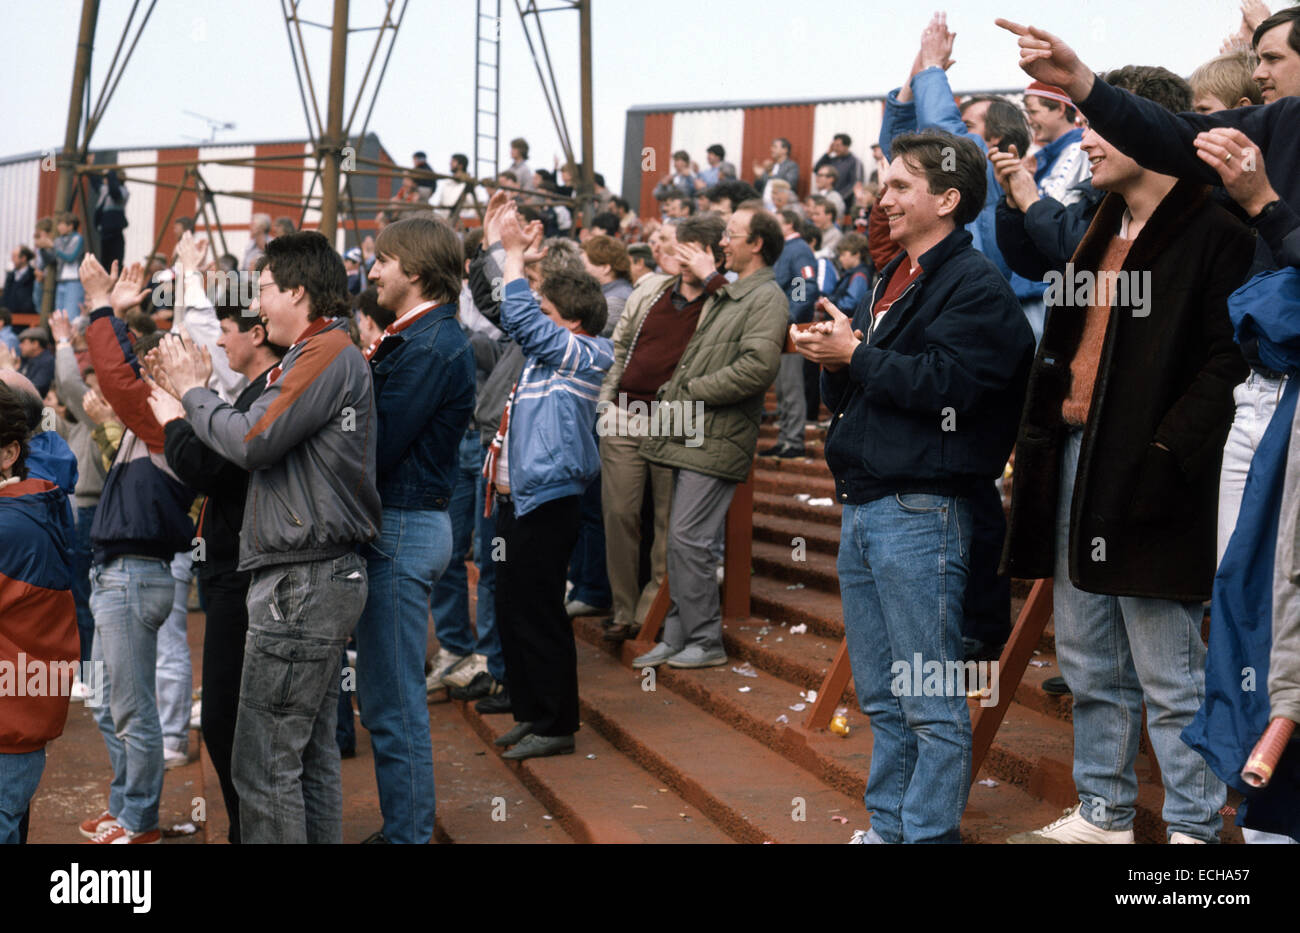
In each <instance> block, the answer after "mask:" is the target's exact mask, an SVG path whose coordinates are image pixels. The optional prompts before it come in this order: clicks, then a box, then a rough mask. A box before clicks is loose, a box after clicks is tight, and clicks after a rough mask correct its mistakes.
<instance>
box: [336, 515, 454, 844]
mask: <svg viewBox="0 0 1300 933" xmlns="http://www.w3.org/2000/svg"><path fill="white" fill-rule="evenodd" d="M451 551H452V548H451V518H450V516H448V515H447V513H446V512H442V511H435V510H432V509H395V508H386V509H384V524H383V531H382V532H381V533H380V536H379V537H378V538H377V539H375V540H374V541H372V542H371V543H370V544H367V545H366V546H365V548H364V553H365V557H366V561H367V567H368V568H369V576H370V592H369V596H368V597H367V599H366V607H365V611H364V612H363V613H362V614H361V621H360V622H358V623H357V701H358V704H359V705H360V708H361V724H362V725H363V726H365V727H366V728H367V729H369V730H370V747H371V748H372V749H373V750H374V755H375V781H376V783H377V784H378V785H379V809H380V810H381V811H382V813H383V815H384V827H383V833H384V836H385V838H387V839H388V841H389V842H394V843H408V844H416V845H426V844H427V843H428V842H429V840H430V839H431V838H432V837H433V815H434V789H433V743H432V741H431V740H430V737H429V706H428V700H427V697H426V692H425V680H424V655H425V649H426V647H427V645H428V638H429V595H430V593H432V591H433V585H434V583H435V582H437V580H438V577H440V576H441V575H442V572H443V571H444V570H446V569H447V564H448V562H449V561H450V560H451Z"/></svg>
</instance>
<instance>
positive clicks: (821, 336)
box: [790, 297, 863, 372]
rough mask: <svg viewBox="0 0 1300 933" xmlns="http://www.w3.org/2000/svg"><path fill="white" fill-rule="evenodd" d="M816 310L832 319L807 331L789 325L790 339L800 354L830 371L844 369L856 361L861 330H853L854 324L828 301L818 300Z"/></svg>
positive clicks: (826, 299) (825, 299)
mask: <svg viewBox="0 0 1300 933" xmlns="http://www.w3.org/2000/svg"><path fill="white" fill-rule="evenodd" d="M817 307H818V309H819V310H821V311H822V312H823V313H824V314H825V315H826V316H827V317H828V318H830V320H827V321H818V322H817V323H815V324H813V325H812V326H811V327H809V328H808V329H807V330H799V329H798V328H797V327H796V326H795V325H794V324H791V325H790V339H791V340H792V341H793V342H794V348H795V351H796V352H797V353H799V354H800V355H801V356H803V357H804V358H805V359H809V360H812V361H813V362H814V363H817V364H819V365H821V366H822V367H823V368H824V369H826V370H827V371H829V372H835V371H836V370H839V369H843V368H844V367H845V366H847V365H848V364H849V361H850V360H852V359H853V353H854V351H855V350H857V348H858V345H859V344H861V343H862V339H863V337H862V331H860V330H854V328H853V321H852V320H851V319H850V318H849V317H848V316H847V315H846V314H845V313H844V312H843V311H841V310H840V309H839V308H837V307H835V303H834V302H832V301H831V300H830V299H829V298H824V297H823V298H821V299H819V300H818V301H817Z"/></svg>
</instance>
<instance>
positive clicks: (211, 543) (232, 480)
mask: <svg viewBox="0 0 1300 933" xmlns="http://www.w3.org/2000/svg"><path fill="white" fill-rule="evenodd" d="M269 372H270V370H269V369H268V370H267V371H266V372H265V373H262V374H261V375H260V376H258V377H257V378H256V379H254V380H253V381H252V382H250V383H249V384H248V387H247V388H245V389H244V391H243V392H240V393H239V398H237V399H235V406H234V407H235V408H236V410H238V411H244V412H246V411H248V410H249V409H251V408H252V407H253V403H254V402H255V401H257V397H258V396H259V395H261V394H262V392H263V390H264V389H265V388H266V374H267V373H269ZM164 432H165V435H166V439H165V440H164V442H163V452H164V454H165V455H166V457H167V465H168V466H169V467H171V468H172V472H174V473H175V474H176V475H177V476H178V477H179V478H180V480H181V482H183V483H186V484H187V485H189V486H190V487H192V488H193V489H194V490H195V491H196V492H201V493H206V494H207V497H208V499H207V501H206V502H205V503H204V505H203V513H202V516H201V518H200V520H199V525H198V529H197V531H196V534H197V535H198V537H199V538H201V539H202V540H203V546H204V549H205V551H206V554H205V555H204V556H205V558H206V559H205V560H203V561H197V560H196V561H195V562H194V569H195V572H196V573H198V575H199V576H200V577H203V578H205V579H207V578H210V577H215V576H218V575H219V574H228V573H234V571H235V567H236V565H237V564H238V563H239V529H240V528H241V527H242V526H243V524H244V497H245V495H246V494H247V492H248V471H247V470H244V469H242V468H241V467H238V466H235V464H233V463H231V462H230V461H229V460H227V459H226V458H225V457H223V456H221V454H219V453H217V452H216V451H214V450H213V449H212V448H210V447H208V446H206V445H205V444H204V443H203V442H202V441H200V440H199V438H198V436H197V435H196V434H195V433H194V429H193V428H192V427H190V423H189V422H188V421H186V420H185V419H184V418H177V419H176V420H175V421H169V422H168V423H167V426H166V427H165V428H164Z"/></svg>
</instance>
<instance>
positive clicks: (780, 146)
mask: <svg viewBox="0 0 1300 933" xmlns="http://www.w3.org/2000/svg"><path fill="white" fill-rule="evenodd" d="M770 151H771V158H769V159H767V160H766V161H762V162H760V161H755V162H754V187H755V188H757V189H758V190H759V191H760V192H762V196H763V206H764V207H766V208H767V209H768V210H771V211H776V210H780V209H781V208H779V207H776V206H774V204H773V201H772V191H771V184H772V182H773V181H775V180H776V179H778V178H779V179H781V180H782V181H784V182H786V183H787V184H788V185H789V186H790V190H791V191H792V192H793V191H798V190H799V163H798V162H796V161H794V160H793V159H791V158H790V140H788V139H786V138H785V137H784V136H778V137H777V138H776V139H774V140H772V148H771V150H770Z"/></svg>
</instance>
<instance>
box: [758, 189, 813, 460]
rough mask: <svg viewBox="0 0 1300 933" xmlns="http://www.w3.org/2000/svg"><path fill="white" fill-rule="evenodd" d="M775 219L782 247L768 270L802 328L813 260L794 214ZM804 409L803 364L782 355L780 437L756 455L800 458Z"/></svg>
mask: <svg viewBox="0 0 1300 933" xmlns="http://www.w3.org/2000/svg"><path fill="white" fill-rule="evenodd" d="M777 219H778V220H779V221H780V222H781V233H782V235H784V236H785V246H784V247H782V249H781V255H780V257H779V258H778V259H777V261H776V265H774V266H773V267H772V275H773V277H775V279H776V284H777V285H780V286H781V291H783V292H785V297H786V300H787V301H789V302H790V323H791V324H806V323H807V322H809V321H811V320H812V316H813V307H814V306H815V305H816V304H817V295H818V289H817V257H816V256H815V255H814V254H813V251H812V247H811V246H809V245H808V242H807V241H806V240H804V238H803V237H801V236H800V235H799V234H798V232H797V228H798V226H799V215H798V214H796V213H795V212H794V211H789V210H786V211H782V212H781V213H780V214H778V215H777ZM807 407H808V404H807V401H806V400H805V398H804V390H803V360H802V359H801V358H800V356H799V354H798V353H782V354H781V370H780V372H778V373H777V374H776V409H777V420H778V422H779V423H780V433H779V434H778V436H777V442H776V443H775V444H774V445H773V446H771V447H768V448H766V449H764V450H761V451H759V456H763V457H782V458H790V457H802V456H803V455H804V449H803V421H804V415H805V414H806V413H807Z"/></svg>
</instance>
